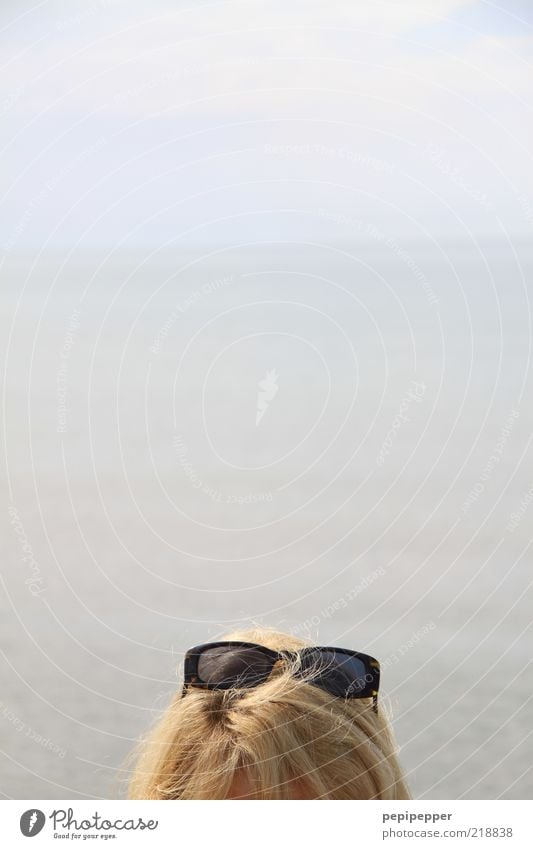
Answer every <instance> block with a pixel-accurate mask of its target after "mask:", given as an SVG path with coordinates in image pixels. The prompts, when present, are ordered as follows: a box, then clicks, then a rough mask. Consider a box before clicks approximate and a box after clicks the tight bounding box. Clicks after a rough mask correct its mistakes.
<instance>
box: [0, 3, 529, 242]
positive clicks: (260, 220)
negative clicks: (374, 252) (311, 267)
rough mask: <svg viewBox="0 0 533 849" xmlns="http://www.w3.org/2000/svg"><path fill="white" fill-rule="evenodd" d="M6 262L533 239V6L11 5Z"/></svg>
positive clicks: (6, 60)
mask: <svg viewBox="0 0 533 849" xmlns="http://www.w3.org/2000/svg"><path fill="white" fill-rule="evenodd" d="M0 29H1V31H2V60H1V61H2V68H3V70H2V74H1V75H0V114H1V115H2V122H1V126H2V129H1V134H0V145H1V148H2V154H1V156H2V165H3V167H2V171H1V178H0V180H1V185H0V193H1V202H0V225H1V232H2V238H1V242H0V254H1V255H2V256H3V257H4V258H5V257H7V256H9V255H14V254H17V253H18V252H20V251H22V252H24V251H25V250H27V249H32V250H33V249H36V248H38V249H43V250H46V249H48V248H55V247H62V248H63V247H65V246H76V248H77V249H78V248H79V249H80V250H81V249H91V248H92V247H94V246H102V245H103V246H108V245H116V246H121V247H124V248H126V249H130V248H132V247H138V246H141V247H142V248H145V247H161V248H162V247H165V246H173V245H175V244H179V245H181V246H188V245H196V244H202V245H210V244H215V245H219V244H224V245H226V244H231V245H236V244H244V243H246V244H248V243H251V242H252V243H255V242H263V241H265V242H268V241H269V240H287V241H289V242H301V241H306V240H312V241H316V240H319V239H325V240H327V241H328V242H335V243H337V242H338V243H345V242H347V241H353V240H357V239H358V238H361V237H362V236H364V233H365V232H366V231H368V230H369V228H371V227H377V228H378V229H380V230H382V231H383V232H385V233H387V234H391V236H393V237H394V238H402V239H413V240H419V239H425V238H429V237H430V236H434V237H438V238H439V239H462V238H471V236H472V235H474V236H475V237H480V238H481V237H483V236H489V237H491V238H492V237H498V238H503V239H508V238H509V237H511V238H514V239H517V238H520V239H527V238H528V237H529V236H530V235H531V234H532V232H533V176H532V167H531V149H532V145H531V136H532V132H531V131H532V129H533V120H532V108H533V98H532V93H533V92H532V89H533V74H532V64H533V7H532V6H531V4H530V3H528V2H525V0H520V2H519V1H518V0H510V2H506V3H503V4H497V3H488V2H470V0H432V2H431V3H429V2H427V0H416V2H402V3H398V2H396V0H388V2H384V1H383V2H382V0H377V2H372V3H368V2H366V0H365V2H363V0H330V2H328V3H323V2H317V0H312V2H309V0H289V2H287V0H285V2H279V0H268V2H258V0H245V2H215V3H209V2H208V3H200V2H196V0H195V2H192V0H189V2H170V0H169V2H164V0H155V2H151V3H150V4H145V3H140V2H135V0H134V2H125V0H117V2H115V0H100V2H93V0H90V1H89V0H87V2H78V3H76V4H72V3H71V2H67V0H50V2H40V3H20V2H17V3H15V2H6V3H3V4H2V11H1V13H0Z"/></svg>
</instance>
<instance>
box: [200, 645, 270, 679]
mask: <svg viewBox="0 0 533 849" xmlns="http://www.w3.org/2000/svg"><path fill="white" fill-rule="evenodd" d="M272 666H273V663H272V660H271V659H270V658H269V657H267V656H266V655H265V654H263V653H262V652H260V651H257V649H253V648H244V647H243V648H237V647H235V648H232V647H231V646H216V647H214V648H212V649H206V650H205V651H204V652H202V654H201V655H200V658H199V660H198V678H199V679H200V681H202V682H203V683H204V684H210V685H211V686H213V687H222V688H224V687H228V688H229V687H254V686H256V685H257V684H261V683H262V682H263V681H265V680H266V678H268V676H269V674H270V672H271V670H272Z"/></svg>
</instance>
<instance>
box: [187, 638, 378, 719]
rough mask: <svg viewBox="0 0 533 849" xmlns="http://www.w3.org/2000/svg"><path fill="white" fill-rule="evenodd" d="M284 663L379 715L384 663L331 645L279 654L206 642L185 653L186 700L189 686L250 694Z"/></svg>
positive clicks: (298, 675) (255, 647) (235, 643)
mask: <svg viewBox="0 0 533 849" xmlns="http://www.w3.org/2000/svg"><path fill="white" fill-rule="evenodd" d="M279 661H289V662H293V663H294V662H295V661H296V662H297V664H298V665H297V666H296V668H295V670H293V674H294V677H295V678H298V679H302V680H305V681H306V682H307V683H309V684H314V685H315V686H316V687H320V688H321V689H322V690H325V691H326V692H327V693H329V694H330V695H332V696H339V697H340V698H344V699H369V698H371V699H372V703H373V708H374V710H375V711H376V713H377V697H378V690H379V663H378V661H377V660H376V659H375V658H373V657H370V655H368V654H361V652H357V651H351V650H350V649H339V648H332V647H329V646H306V647H305V648H302V649H299V650H298V651H283V652H277V651H273V650H272V649H269V648H267V647H266V646H261V645H258V644H257V643H243V642H238V641H233V640H224V641H221V642H217V643H204V644H203V645H200V646H195V647H194V648H192V649H189V650H188V651H187V652H186V654H185V662H184V684H183V695H185V693H186V691H187V688H188V687H200V688H203V689H206V690H235V689H249V688H252V687H258V686H259V685H260V684H263V683H264V682H265V681H266V680H267V679H268V678H269V676H270V674H271V672H272V670H273V668H274V666H275V664H276V663H278V662H279Z"/></svg>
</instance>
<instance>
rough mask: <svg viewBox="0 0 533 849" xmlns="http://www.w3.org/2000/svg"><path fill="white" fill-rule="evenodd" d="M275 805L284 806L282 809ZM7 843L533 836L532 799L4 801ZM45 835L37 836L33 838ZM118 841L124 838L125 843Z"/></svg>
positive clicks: (498, 842)
mask: <svg viewBox="0 0 533 849" xmlns="http://www.w3.org/2000/svg"><path fill="white" fill-rule="evenodd" d="M268 805H271V806H273V807H276V810H275V811H274V810H273V809H272V808H271V809H269V808H268ZM0 822H1V833H2V846H5V847H6V849H7V847H9V849H12V847H16V846H26V847H28V846H29V845H32V846H35V849H37V847H44V846H52V845H53V846H56V847H57V846H58V845H61V842H62V841H67V840H68V841H71V842H74V843H78V844H79V845H82V844H83V845H85V846H87V845H93V846H94V845H96V846H102V845H104V844H107V845H108V846H109V845H111V846H117V847H120V849H122V847H124V849H125V847H126V846H146V847H153V846H161V847H167V846H168V847H173V849H177V847H180V846H184V845H186V846H187V847H204V846H205V847H207V846H210V845H212V846H213V849H226V847H227V849H230V847H231V849H236V847H241V846H242V847H246V848H247V849H248V847H250V849H256V847H260V849H261V847H265V849H266V847H269V849H273V847H274V849H292V847H294V849H296V847H305V849H307V847H317V849H318V847H320V849H331V847H334V846H338V847H353V849H369V847H370V848H371V847H374V846H376V847H377V846H381V847H387V846H389V847H395V846H398V847H401V846H411V847H412V849H414V847H420V849H427V847H429V846H435V847H437V846H439V845H440V846H441V847H445V846H449V847H454V849H460V847H463V846H476V845H477V846H480V847H484V846H486V847H489V846H500V847H502V849H503V847H509V849H510V847H513V849H530V847H532V846H533V828H532V825H531V803H530V802H527V801H496V802H494V801H460V802H450V801H446V800H444V801H424V802H416V801H411V802H364V801H361V802H358V801H353V802H344V803H342V802H318V801H316V802H309V801H298V802H296V801H295V802H283V801H277V802H260V801H241V802H219V801H215V802H211V801H196V802H135V801H131V802H129V801H84V800H82V801H57V800H52V801H49V800H38V801H31V802H30V801H28V800H22V801H14V800H9V801H3V802H0ZM32 838H35V844H29V842H28V841H29V840H30V839H32ZM117 841H120V842H118V843H117Z"/></svg>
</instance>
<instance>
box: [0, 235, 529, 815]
mask: <svg viewBox="0 0 533 849" xmlns="http://www.w3.org/2000/svg"><path fill="white" fill-rule="evenodd" d="M532 271H533V251H532V249H531V247H530V246H529V245H525V244H523V243H519V244H513V243H511V242H495V241H491V242H487V244H483V245H479V244H478V243H475V242H469V243H466V242H465V243H451V244H448V243H437V242H435V243H433V242H432V243H428V244H426V243H417V242H415V243H405V244H401V245H400V244H399V242H396V241H394V240H392V239H387V238H385V236H384V235H383V234H381V235H380V234H379V232H378V231H376V233H374V234H373V237H372V239H369V240H367V242H365V243H364V244H352V245H343V246H338V247H332V246H331V245H322V244H316V243H309V244H305V243H302V244H300V245H294V244H279V243H275V244H271V245H268V244H263V245H255V244H254V245H243V246H240V247H238V248H231V249H229V248H224V247H223V246H219V247H216V246H215V247H205V246H201V245H195V246H189V247H188V248H187V249H186V250H185V249H178V248H175V249H173V250H172V251H170V250H168V249H167V250H166V251H152V252H151V251H150V250H148V249H147V250H146V251H141V250H139V252H138V253H124V252H120V251H112V250H111V249H109V250H106V251H104V250H102V249H99V250H97V249H94V250H92V251H87V252H85V253H82V252H81V251H71V252H69V251H67V250H65V251H63V252H61V251H55V252H51V251H50V252H48V253H44V254H42V255H38V254H37V251H36V252H35V254H34V255H30V254H29V253H28V254H26V255H24V256H21V255H15V254H13V255H10V256H8V257H7V259H6V261H5V263H4V269H3V273H4V281H5V282H4V284H3V293H2V302H3V307H2V319H1V326H0V331H1V339H2V356H3V361H4V363H5V371H4V379H3V387H4V416H3V433H4V440H5V446H4V451H3V452H2V454H3V464H4V472H5V477H4V480H5V482H6V486H5V487H3V502H4V503H3V506H2V514H3V517H4V522H3V526H4V533H3V535H2V575H1V576H2V584H1V591H0V599H1V601H0V605H1V607H0V610H1V619H0V637H1V640H0V648H1V654H0V666H1V681H2V687H1V692H0V738H1V745H0V748H1V750H2V755H1V756H0V757H1V769H0V791H1V792H2V794H3V796H4V797H6V798H36V799H55V798H73V799H75V798H95V799H99V798H117V797H120V796H123V795H125V788H126V783H127V777H128V769H129V767H128V762H127V758H128V754H129V753H130V751H131V750H132V748H133V746H134V745H135V743H136V741H137V740H138V739H139V736H140V735H142V734H143V733H144V732H145V731H146V730H147V728H148V727H149V726H150V725H151V724H152V723H153V722H155V721H156V719H157V717H158V716H159V715H160V712H161V711H162V710H163V709H164V708H165V706H166V704H167V703H168V702H169V700H170V698H171V697H172V695H173V693H174V692H175V690H176V688H177V687H178V686H179V670H180V663H181V660H182V657H183V652H184V651H185V650H186V649H187V648H188V647H189V646H191V645H194V644H195V643H198V642H203V641H206V640H209V639H215V638H219V637H221V636H222V635H224V634H225V633H227V632H229V631H231V630H233V629H235V628H237V627H239V628H240V627H246V626H247V625H250V624H254V625H256V624H260V625H265V626H269V627H274V628H278V629H281V630H284V631H288V632H291V633H294V634H298V635H299V636H302V637H303V638H305V639H308V640H312V641H314V642H318V643H323V644H329V645H339V646H346V647H353V648H355V649H359V650H361V651H363V652H367V653H370V654H373V655H374V656H376V657H377V658H379V659H380V660H381V663H382V666H383V677H382V687H383V694H382V699H381V703H382V706H383V709H386V710H388V711H389V712H390V715H391V718H392V722H393V726H394V730H395V734H396V737H397V740H398V745H399V747H400V759H401V762H402V764H403V766H404V768H405V771H406V773H407V780H408V782H409V784H410V786H411V789H412V793H413V795H414V796H415V797H416V798H423V799H459V798H465V799H476V798H489V799H492V798H494V799H495V798H510V799H514V798H531V793H532V791H533V779H532V773H531V738H530V734H531V715H532V704H531V700H532V692H533V691H532V683H533V674H532V660H531V645H532V642H531V625H532V616H531V610H532V609H533V607H532V600H533V598H532V597H533V593H532V589H531V564H532V552H531V544H532V541H533V466H532V450H531V440H532V434H533V404H532V401H531V399H532V384H533V380H532V372H531V341H532V334H531V304H530V300H529V299H530V297H531V294H532V284H531V280H532Z"/></svg>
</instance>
